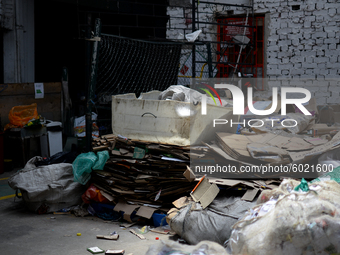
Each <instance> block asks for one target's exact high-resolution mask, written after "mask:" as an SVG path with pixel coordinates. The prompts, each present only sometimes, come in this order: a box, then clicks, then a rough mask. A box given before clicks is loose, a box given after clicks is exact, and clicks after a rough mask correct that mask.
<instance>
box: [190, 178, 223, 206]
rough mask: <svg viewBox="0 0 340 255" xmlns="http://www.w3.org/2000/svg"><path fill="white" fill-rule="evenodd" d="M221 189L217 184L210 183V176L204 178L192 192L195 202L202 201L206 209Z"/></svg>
mask: <svg viewBox="0 0 340 255" xmlns="http://www.w3.org/2000/svg"><path fill="white" fill-rule="evenodd" d="M219 191H220V189H219V188H218V187H217V185H216V184H210V183H209V180H208V178H204V179H203V181H202V182H201V183H200V184H199V186H198V187H197V188H196V190H195V191H194V192H193V193H191V194H190V195H191V197H192V198H193V200H194V201H195V202H200V204H201V206H202V208H203V209H205V208H206V207H207V206H208V205H210V204H211V202H212V201H213V200H214V199H215V197H216V196H217V194H218V193H219Z"/></svg>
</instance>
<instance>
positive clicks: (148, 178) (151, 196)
mask: <svg viewBox="0 0 340 255" xmlns="http://www.w3.org/2000/svg"><path fill="white" fill-rule="evenodd" d="M93 151H94V152H97V155H96V154H95V153H94V152H90V153H86V154H81V155H79V156H78V157H77V158H76V160H75V161H74V162H73V169H74V176H75V180H76V181H78V182H80V183H82V184H86V183H88V184H91V185H90V187H89V188H88V190H87V191H86V192H85V193H84V195H83V196H82V198H83V201H84V202H85V203H89V204H91V203H92V202H99V203H104V204H107V205H110V204H111V205H112V207H111V209H113V208H114V210H115V211H116V212H121V213H123V218H124V219H125V220H127V221H129V222H132V220H133V218H134V217H135V216H141V217H144V218H148V219H149V218H151V217H153V218H157V216H159V215H158V214H162V215H163V216H162V219H163V218H164V219H163V222H162V224H163V225H165V224H166V222H165V213H166V211H167V210H168V209H169V208H171V203H172V202H173V201H174V200H176V199H177V198H179V197H181V196H183V195H186V194H189V193H190V191H191V190H192V189H193V188H194V186H195V185H196V184H195V183H193V182H190V181H189V180H188V179H187V177H186V175H188V174H189V172H188V170H187V169H188V164H189V162H190V155H189V154H190V147H188V146H176V145H164V144H156V143H151V142H142V141H135V140H131V139H128V138H126V137H123V136H115V135H105V136H101V137H100V138H97V139H93ZM197 152H198V153H204V151H203V150H202V149H201V148H197ZM102 154H105V156H101V155H102ZM103 160H104V161H103ZM99 161H101V165H102V167H101V168H96V167H95V165H96V164H97V163H98V162H99ZM103 163H104V164H103ZM84 166H85V167H84ZM184 173H186V174H185V175H184ZM94 211H95V210H94ZM162 219H160V220H162Z"/></svg>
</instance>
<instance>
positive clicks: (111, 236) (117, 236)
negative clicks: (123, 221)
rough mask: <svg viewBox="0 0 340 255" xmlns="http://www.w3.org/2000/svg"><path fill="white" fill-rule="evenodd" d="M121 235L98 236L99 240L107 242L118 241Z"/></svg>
mask: <svg viewBox="0 0 340 255" xmlns="http://www.w3.org/2000/svg"><path fill="white" fill-rule="evenodd" d="M118 238H119V235H118V234H114V235H97V239H106V240H118Z"/></svg>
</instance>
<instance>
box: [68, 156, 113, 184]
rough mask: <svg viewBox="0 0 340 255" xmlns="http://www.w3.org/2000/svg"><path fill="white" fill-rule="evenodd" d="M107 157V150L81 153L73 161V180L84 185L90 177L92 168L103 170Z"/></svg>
mask: <svg viewBox="0 0 340 255" xmlns="http://www.w3.org/2000/svg"><path fill="white" fill-rule="evenodd" d="M108 159H109V152H108V151H100V152H98V156H97V155H96V154H95V153H94V152H88V153H82V154H80V155H78V157H77V158H76V159H75V160H74V161H73V164H72V166H73V175H74V181H75V182H79V183H81V184H83V185H85V184H86V183H87V182H88V181H89V180H90V178H91V172H92V170H103V168H104V165H105V163H106V161H107V160H108Z"/></svg>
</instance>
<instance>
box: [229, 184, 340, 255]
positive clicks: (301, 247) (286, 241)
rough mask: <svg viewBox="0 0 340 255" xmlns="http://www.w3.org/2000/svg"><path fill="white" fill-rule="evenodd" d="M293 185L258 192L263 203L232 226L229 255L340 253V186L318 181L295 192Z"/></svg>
mask: <svg viewBox="0 0 340 255" xmlns="http://www.w3.org/2000/svg"><path fill="white" fill-rule="evenodd" d="M292 184H293V185H292ZM296 184H298V182H296V181H295V182H294V181H286V182H284V183H283V185H282V184H281V186H282V187H281V186H280V187H279V188H278V189H275V190H272V191H271V192H270V193H268V192H266V193H265V194H263V193H261V195H260V197H259V200H258V202H264V203H263V204H259V205H257V206H255V207H254V208H252V209H251V210H250V211H249V212H248V213H247V214H246V215H245V217H243V219H242V220H240V221H238V222H237V223H236V224H235V225H234V226H233V230H232V234H231V237H230V239H229V243H228V249H230V251H231V253H232V254H262V255H266V254H338V253H339V252H340V243H339V240H340V214H339V213H338V212H339V210H340V195H339V194H340V185H339V184H337V183H336V182H334V181H325V182H318V183H313V184H309V189H310V191H308V192H301V191H300V192H296V191H293V190H292V187H294V186H295V185H296ZM271 195H272V196H271Z"/></svg>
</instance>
